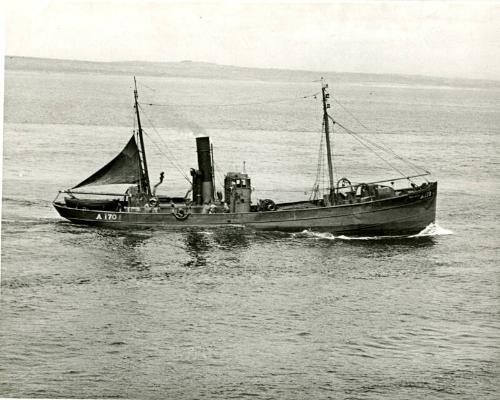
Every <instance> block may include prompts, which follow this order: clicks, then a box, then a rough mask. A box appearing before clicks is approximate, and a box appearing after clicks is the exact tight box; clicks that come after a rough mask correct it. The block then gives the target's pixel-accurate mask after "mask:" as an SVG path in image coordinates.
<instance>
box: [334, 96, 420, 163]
mask: <svg viewBox="0 0 500 400" xmlns="http://www.w3.org/2000/svg"><path fill="white" fill-rule="evenodd" d="M330 97H331V98H333V101H335V103H337V104H338V105H339V106H340V107H342V108H343V109H344V110H345V111H346V112H347V113H348V114H349V115H350V116H351V117H352V118H353V119H354V120H355V121H356V122H357V123H358V124H359V125H361V126H362V127H363V128H365V129H366V130H367V131H368V132H370V131H372V129H370V128H368V127H367V126H366V125H365V124H364V123H363V122H361V121H360V120H359V119H358V118H357V117H356V116H355V115H354V114H353V113H352V112H351V111H350V110H349V109H348V108H347V107H345V106H344V105H343V104H342V103H341V102H340V101H338V100H337V99H336V98H335V97H333V96H330ZM375 132H381V133H384V132H382V131H380V130H378V129H375ZM392 132H396V131H392ZM353 133H354V132H353ZM365 140H366V141H369V140H368V139H365ZM377 147H379V148H380V149H381V150H384V151H386V152H390V153H392V154H393V155H394V156H395V157H396V158H398V159H400V160H401V161H403V162H406V163H407V164H408V165H410V166H412V167H413V168H417V169H416V171H417V172H418V170H420V171H425V172H427V173H429V171H427V170H426V169H424V168H422V167H420V166H418V165H416V164H414V163H413V162H411V161H410V160H408V159H406V158H404V157H402V156H400V155H399V154H397V153H396V152H395V151H394V150H393V149H391V148H390V147H389V146H388V145H385V148H384V146H382V145H380V144H378V146H377Z"/></svg>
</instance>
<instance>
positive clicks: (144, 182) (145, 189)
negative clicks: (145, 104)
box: [134, 76, 151, 196]
mask: <svg viewBox="0 0 500 400" xmlns="http://www.w3.org/2000/svg"><path fill="white" fill-rule="evenodd" d="M137 99H138V95H137V82H136V80H135V76H134V108H135V113H136V116H137V127H138V129H137V136H138V137H139V147H140V148H139V156H140V159H141V180H140V181H139V189H140V191H141V192H142V193H146V194H147V195H148V196H151V185H150V183H149V173H148V163H147V161H146V149H145V147H144V138H143V135H142V125H141V116H140V115H139V103H138V101H137Z"/></svg>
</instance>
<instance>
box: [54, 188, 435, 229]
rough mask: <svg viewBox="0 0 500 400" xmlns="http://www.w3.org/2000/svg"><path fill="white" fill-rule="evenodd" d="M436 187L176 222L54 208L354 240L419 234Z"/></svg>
mask: <svg viewBox="0 0 500 400" xmlns="http://www.w3.org/2000/svg"><path fill="white" fill-rule="evenodd" d="M436 197H437V183H436V182H434V183H430V184H429V185H427V186H426V187H425V188H422V189H417V190H415V191H413V192H411V193H407V194H403V195H400V196H396V197H391V198H387V199H381V200H373V201H368V202H362V203H353V204H342V205H335V206H326V207H325V206H323V207H314V206H313V208H296V209H293V208H292V209H280V205H279V204H278V205H277V206H278V209H277V210H275V211H257V212H244V213H215V214H202V213H198V212H192V211H194V210H190V209H189V207H188V208H186V209H185V214H183V215H182V217H179V215H178V214H176V213H175V212H173V211H171V210H168V211H167V210H165V211H164V210H163V209H161V208H160V209H159V211H157V212H154V210H153V209H151V210H150V211H137V212H133V211H125V212H124V211H114V212H109V211H101V210H90V209H77V208H72V207H68V206H66V205H65V204H63V203H57V202H56V203H54V207H55V208H56V210H57V211H58V212H59V214H60V215H61V216H62V217H64V218H66V219H68V220H70V221H72V222H74V223H82V224H88V225H96V226H103V227H110V228H162V229H186V228H195V227H221V226H231V225H240V226H244V227H248V228H251V229H256V230H270V231H290V232H297V231H299V232H300V231H303V230H305V229H311V230H314V231H321V232H331V233H336V234H352V235H364V234H369V235H374V234H384V235H399V234H411V233H418V232H420V231H421V230H423V229H424V228H425V227H426V226H428V225H429V224H431V223H433V222H434V221H435V218H436Z"/></svg>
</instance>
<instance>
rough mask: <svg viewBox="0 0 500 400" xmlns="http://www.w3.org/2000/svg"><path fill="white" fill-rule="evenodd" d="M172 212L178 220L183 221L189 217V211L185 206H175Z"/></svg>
mask: <svg viewBox="0 0 500 400" xmlns="http://www.w3.org/2000/svg"><path fill="white" fill-rule="evenodd" d="M172 214H174V217H175V218H176V219H177V220H179V221H184V220H185V219H186V218H187V217H189V213H188V212H187V211H186V209H185V208H176V209H174V211H172Z"/></svg>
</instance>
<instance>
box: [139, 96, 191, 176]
mask: <svg viewBox="0 0 500 400" xmlns="http://www.w3.org/2000/svg"><path fill="white" fill-rule="evenodd" d="M139 108H140V109H141V111H142V112H143V114H144V116H145V118H146V120H147V121H148V122H149V124H150V125H151V127H152V128H153V131H154V132H155V133H156V135H157V136H158V137H159V138H160V140H161V142H162V143H163V144H164V146H165V148H166V150H167V152H168V153H169V155H170V157H169V156H168V155H167V154H165V153H164V152H163V150H162V149H161V148H160V147H159V146H158V144H156V143H155V142H154V141H153V140H152V138H151V136H149V135H148V137H149V139H150V140H151V141H152V142H153V143H154V144H155V146H156V147H157V148H158V150H159V151H160V152H161V153H162V154H163V155H164V156H165V157H166V158H167V159H168V160H169V161H170V163H171V164H172V165H173V166H174V167H175V169H177V171H178V172H179V173H180V174H181V175H182V176H183V177H184V179H186V180H187V181H188V182H189V183H191V180H190V179H189V178H188V177H187V175H186V174H185V173H184V172H183V171H182V169H181V167H180V166H179V164H178V163H177V160H176V158H175V156H174V155H173V154H172V152H171V151H170V149H169V148H168V145H167V143H166V142H165V140H164V139H163V138H162V137H161V135H160V133H159V132H158V130H157V129H156V127H155V125H154V124H153V122H152V121H151V120H150V119H149V117H148V116H147V114H146V113H145V112H144V110H143V109H142V107H141V106H140V105H139ZM143 132H145V131H144V129H143ZM145 133H146V132H145Z"/></svg>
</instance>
